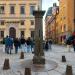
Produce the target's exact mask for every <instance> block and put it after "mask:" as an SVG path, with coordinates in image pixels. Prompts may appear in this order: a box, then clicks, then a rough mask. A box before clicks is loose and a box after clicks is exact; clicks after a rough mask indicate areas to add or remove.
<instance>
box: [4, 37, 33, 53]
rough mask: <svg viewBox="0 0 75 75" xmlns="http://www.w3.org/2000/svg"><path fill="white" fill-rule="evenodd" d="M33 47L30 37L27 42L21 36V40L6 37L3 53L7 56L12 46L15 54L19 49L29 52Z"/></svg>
mask: <svg viewBox="0 0 75 75" xmlns="http://www.w3.org/2000/svg"><path fill="white" fill-rule="evenodd" d="M33 45H34V43H33V41H32V39H31V38H30V37H29V38H28V39H27V40H25V39H24V37H23V36H21V38H14V39H13V38H12V37H10V36H6V38H5V52H6V53H7V54H11V51H12V49H13V46H14V48H15V53H18V50H19V48H20V49H21V50H22V51H23V52H31V51H32V49H33Z"/></svg>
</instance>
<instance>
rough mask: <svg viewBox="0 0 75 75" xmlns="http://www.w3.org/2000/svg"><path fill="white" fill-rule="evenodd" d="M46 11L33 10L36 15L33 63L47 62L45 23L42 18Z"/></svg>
mask: <svg viewBox="0 0 75 75" xmlns="http://www.w3.org/2000/svg"><path fill="white" fill-rule="evenodd" d="M44 13H45V11H41V10H38V11H33V15H34V16H35V38H34V39H35V48H34V56H33V64H45V58H44V51H43V24H42V18H43V15H44Z"/></svg>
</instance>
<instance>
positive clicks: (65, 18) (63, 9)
mask: <svg viewBox="0 0 75 75" xmlns="http://www.w3.org/2000/svg"><path fill="white" fill-rule="evenodd" d="M58 31H59V35H58V37H59V43H60V44H64V43H65V40H66V39H67V38H68V37H69V36H70V35H71V34H72V32H73V31H74V0H59V30H58Z"/></svg>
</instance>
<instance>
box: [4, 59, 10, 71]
mask: <svg viewBox="0 0 75 75" xmlns="http://www.w3.org/2000/svg"><path fill="white" fill-rule="evenodd" d="M8 69H10V64H9V59H5V61H4V65H3V70H8Z"/></svg>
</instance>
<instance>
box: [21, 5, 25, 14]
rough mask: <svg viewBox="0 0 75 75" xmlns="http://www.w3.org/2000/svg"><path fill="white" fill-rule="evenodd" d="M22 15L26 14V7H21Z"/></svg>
mask: <svg viewBox="0 0 75 75" xmlns="http://www.w3.org/2000/svg"><path fill="white" fill-rule="evenodd" d="M20 14H25V7H24V6H21V7H20Z"/></svg>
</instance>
